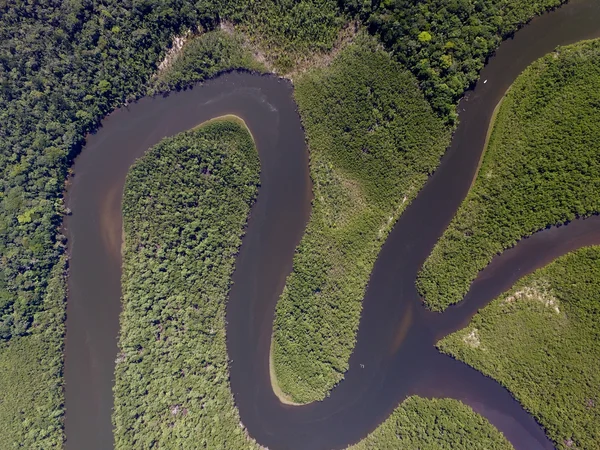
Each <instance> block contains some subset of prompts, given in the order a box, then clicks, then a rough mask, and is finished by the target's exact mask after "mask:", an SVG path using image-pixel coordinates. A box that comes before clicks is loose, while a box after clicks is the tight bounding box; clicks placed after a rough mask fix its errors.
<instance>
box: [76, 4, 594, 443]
mask: <svg viewBox="0 0 600 450" xmlns="http://www.w3.org/2000/svg"><path fill="white" fill-rule="evenodd" d="M599 36H600V2H597V1H596V0H574V1H572V2H571V3H569V4H568V5H566V6H564V7H562V8H560V9H558V10H556V11H554V12H551V13H548V14H545V15H543V16H541V17H539V18H537V19H535V20H533V21H532V22H531V23H530V24H529V25H527V26H526V27H525V28H523V29H522V30H521V31H519V32H518V33H516V35H515V37H514V38H513V39H510V40H507V41H505V42H504V43H503V44H502V45H501V46H500V48H499V49H498V51H497V52H496V56H495V57H493V58H491V59H490V61H489V63H488V64H487V65H486V67H485V68H484V69H483V71H482V73H481V79H482V80H487V83H483V82H480V83H478V85H477V86H476V88H475V89H474V90H473V91H470V92H468V93H467V95H466V96H465V99H463V100H462V101H461V103H460V105H459V111H460V113H461V124H460V126H459V127H458V129H457V131H456V133H455V136H454V139H453V141H452V145H451V146H450V148H449V149H448V151H447V152H446V155H445V156H444V157H443V159H442V162H441V165H440V167H439V169H438V170H437V172H436V173H435V174H434V175H433V176H432V177H431V178H430V180H429V181H428V183H427V184H426V186H425V187H424V188H423V189H422V191H421V192H420V193H419V196H418V197H417V198H416V199H415V200H414V201H413V202H412V204H411V205H410V206H409V207H408V208H407V210H406V211H405V212H404V214H403V215H402V216H401V218H400V219H399V221H398V223H396V225H395V226H394V229H393V230H392V232H391V233H390V235H389V237H388V239H387V241H386V243H385V244H384V246H383V248H382V250H381V253H380V255H379V257H378V259H377V261H376V263H375V267H374V270H373V272H372V274H371V278H370V281H369V285H368V288H367V292H366V296H365V299H364V310H363V314H362V317H361V322H360V327H359V331H358V336H357V344H356V347H355V350H354V352H353V354H352V356H351V358H350V369H349V371H348V372H347V373H346V374H345V379H344V381H342V382H341V383H340V384H339V385H338V386H337V387H336V388H335V389H333V391H332V392H331V395H330V397H329V398H327V399H326V400H325V401H323V402H317V403H313V404H310V405H305V406H290V405H284V404H281V403H280V402H279V400H278V399H277V397H276V396H275V395H274V393H273V391H272V388H271V383H270V379H269V365H268V363H269V349H270V342H271V332H272V324H273V313H274V308H275V304H276V301H277V299H278V297H279V295H280V293H281V290H282V288H283V285H284V282H285V278H286V276H287V275H288V274H289V272H290V270H291V268H292V258H293V253H294V249H295V247H296V245H297V243H298V242H299V240H300V238H301V237H302V233H303V231H304V228H305V226H306V222H307V220H308V217H309V214H310V201H311V184H310V179H309V173H308V155H307V152H306V148H305V145H304V136H303V132H302V128H301V125H300V121H299V117H298V114H297V112H296V110H295V104H294V102H293V100H292V87H291V85H290V84H289V83H288V82H286V81H283V80H280V79H277V78H275V77H268V76H262V77H261V76H256V75H250V74H244V73H231V74H227V75H223V76H221V77H219V78H217V79H215V80H212V81H210V82H208V83H205V84H204V85H202V86H198V87H196V88H194V89H192V90H189V91H184V92H179V93H175V94H172V95H170V96H168V97H166V98H152V99H149V98H145V99H142V100H140V101H139V102H137V103H135V104H133V105H131V106H129V107H128V108H123V109H120V110H117V111H115V112H114V113H113V114H111V115H110V116H108V117H107V118H106V119H105V120H104V121H103V123H102V128H101V129H100V130H99V131H98V132H97V133H96V134H94V135H91V136H90V137H89V138H88V140H87V144H86V146H85V148H84V151H83V152H82V154H81V155H80V156H79V157H78V158H77V159H76V161H75V165H74V172H75V177H74V178H73V180H72V184H71V186H70V187H69V191H68V196H67V204H68V206H69V207H70V208H71V210H72V211H73V215H72V216H70V217H69V218H68V219H67V220H66V223H65V225H66V229H67V233H68V236H69V251H70V255H71V260H70V277H69V289H70V291H69V299H68V304H67V338H66V355H65V379H66V389H65V401H66V420H65V431H66V437H67V443H66V448H67V449H69V450H80V449H89V450H96V449H102V450H104V449H110V448H112V447H113V435H112V425H111V409H112V405H113V401H112V386H113V380H114V360H115V358H116V354H117V336H118V319H119V313H120V310H121V305H120V293H121V290H120V275H121V257H120V244H121V196H122V191H123V185H124V181H125V176H126V174H127V171H128V170H129V167H130V166H131V164H132V163H133V162H134V161H135V159H136V158H138V157H140V156H142V155H143V154H144V152H145V151H146V150H147V149H148V148H150V147H151V146H152V145H154V144H155V143H157V142H158V141H159V140H160V139H162V138H163V137H165V136H171V135H174V134H177V133H179V132H181V131H184V130H187V129H190V128H192V127H193V126H195V125H197V124H199V123H201V122H203V121H205V120H207V119H210V118H212V117H215V116H219V115H223V114H236V115H239V116H240V117H242V118H243V119H244V120H245V121H246V123H247V124H248V126H249V127H250V129H251V130H252V133H253V135H254V137H255V140H256V144H257V147H258V150H259V154H260V159H261V189H260V192H259V198H258V201H257V202H256V204H255V205H254V206H253V208H252V212H251V217H250V220H249V222H248V227H247V233H246V236H245V237H244V239H243V243H242V247H241V250H240V254H239V256H238V259H237V261H236V271H235V273H234V285H233V288H232V291H231V295H230V299H229V303H228V307H227V320H228V326H227V339H228V341H227V345H228V350H229V356H230V358H231V359H232V363H231V386H232V390H233V393H234V397H235V401H236V405H237V406H238V408H239V410H240V415H241V418H242V421H243V423H244V425H246V427H247V428H248V431H249V432H250V434H251V435H252V437H254V438H256V439H257V441H258V442H259V443H261V444H262V445H265V446H268V447H269V448H270V449H271V450H288V449H289V450H296V449H298V450H304V449H309V450H321V449H323V450H326V449H334V448H344V447H345V446H347V445H348V444H351V443H354V442H356V441H358V440H359V439H361V438H363V437H364V436H365V435H366V434H368V433H369V432H370V431H372V430H373V429H374V428H375V427H376V426H377V425H379V424H380V423H381V422H382V421H384V420H385V419H386V418H387V417H388V415H389V414H390V413H391V412H392V411H393V409H394V408H395V407H396V406H397V405H398V404H399V403H400V402H401V401H402V400H403V399H404V398H406V396H408V395H412V394H419V395H423V396H429V397H450V398H456V399H460V400H462V401H464V402H465V403H467V404H469V405H470V406H472V407H473V408H474V409H475V410H476V411H477V412H479V413H481V414H482V415H484V416H485V417H487V418H488V419H489V420H490V421H491V422H492V423H493V424H494V425H495V426H496V427H497V428H498V429H500V430H501V431H502V432H503V433H504V434H505V435H506V436H507V438H508V439H509V440H510V441H511V442H512V443H513V445H514V446H515V448H517V449H524V450H531V449H550V448H553V446H552V444H551V443H550V442H549V441H548V439H547V438H546V437H545V435H544V433H543V431H542V429H541V428H540V426H539V425H538V424H537V423H536V422H535V420H534V419H533V418H532V417H531V416H530V415H529V414H527V413H526V412H525V411H524V410H523V409H522V408H521V406H520V405H519V404H518V403H517V402H516V401H515V400H514V399H513V398H512V397H511V396H510V394H509V393H508V391H506V390H505V389H504V388H502V387H501V386H500V385H499V384H498V383H496V382H495V381H493V380H492V379H490V378H487V377H485V376H483V375H481V374H480V373H479V372H477V371H475V370H473V369H471V368H469V367H468V366H466V365H464V364H462V363H460V362H458V361H455V360H453V359H452V358H449V357H447V356H444V355H441V354H439V353H438V352H437V350H436V349H435V348H434V343H435V342H436V341H437V340H439V339H440V338H441V337H443V336H445V335H446V334H448V333H450V332H452V331H454V330H457V329H460V328H462V327H463V326H465V325H466V324H467V323H468V322H469V320H470V318H471V317H472V315H473V314H474V313H475V312H476V311H477V310H478V309H479V308H481V307H482V306H484V305H485V304H487V303H488V302H489V301H490V300H492V299H493V298H494V297H495V296H497V295H499V294H500V293H501V292H503V291H505V290H506V289H507V288H509V287H510V286H511V285H512V284H513V283H514V282H515V281H516V280H517V279H519V278H520V277H522V276H523V275H525V274H526V273H530V272H531V271H533V270H535V269H536V268H538V267H541V266H543V265H545V264H547V263H548V262H549V261H551V260H552V259H554V258H556V257H557V256H560V255H561V254H564V253H566V252H568V251H570V250H573V249H576V248H579V247H581V246H585V245H592V244H600V218H598V217H593V218H590V219H586V220H576V221H574V222H572V223H571V224H569V225H568V226H562V227H558V228H552V229H549V230H545V231H543V232H540V233H537V234H536V235H534V236H533V237H531V238H529V239H525V240H523V241H521V242H520V243H519V244H518V245H517V246H516V247H514V248H513V249H510V250H508V251H506V252H504V253H503V254H502V255H501V256H499V257H497V258H496V259H495V260H494V261H493V262H492V263H491V264H490V265H489V266H488V267H487V268H486V269H485V270H484V271H482V272H481V273H480V275H479V277H478V278H477V280H476V281H475V282H474V283H473V285H472V287H471V290H470V292H469V294H468V295H467V297H466V298H465V300H464V301H463V302H462V303H461V304H459V305H457V306H455V307H451V308H450V309H448V310H447V311H446V312H445V313H443V314H436V313H431V312H428V311H426V310H425V309H424V308H423V306H422V304H421V301H420V299H419V297H418V295H417V292H416V290H415V287H414V280H415V277H416V274H417V272H418V270H419V268H420V266H421V264H422V263H423V261H424V260H425V258H426V257H427V255H428V254H429V253H430V251H431V249H432V248H433V245H434V244H435V242H436V241H437V239H438V238H439V236H440V235H441V234H442V233H443V231H444V229H445V228H446V226H447V225H448V223H449V222H450V220H451V219H452V216H453V215H454V213H455V211H456V209H457V208H458V206H459V204H460V202H461V200H462V199H463V198H464V196H465V195H466V193H467V191H468V188H469V185H470V183H471V180H472V178H473V176H474V174H475V171H476V168H477V163H478V160H479V156H480V155H481V151H482V146H483V143H484V141H485V135H486V131H487V126H488V123H489V120H490V118H491V115H492V112H493V109H494V106H495V105H496V104H497V102H498V101H499V100H500V99H501V97H502V95H503V94H504V92H505V91H506V89H507V88H508V87H509V86H510V84H511V83H512V82H513V81H514V79H515V78H516V77H517V75H518V74H519V73H520V72H521V71H522V70H523V69H524V68H525V67H526V66H527V65H529V64H530V63H531V62H533V61H534V60H535V59H537V58H539V57H541V56H543V55H544V54H546V53H548V52H550V51H552V50H553V49H554V48H555V47H556V46H557V45H564V44H569V43H574V42H577V41H579V40H582V39H589V38H593V37H599Z"/></svg>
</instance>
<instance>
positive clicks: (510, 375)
mask: <svg viewBox="0 0 600 450" xmlns="http://www.w3.org/2000/svg"><path fill="white" fill-rule="evenodd" d="M599 316H600V247H590V248H583V249H580V250H577V251H576V252H573V253H570V254H568V255H565V256H563V257H561V258H559V259H557V260H556V261H554V262H552V263H551V264H549V265H548V266H546V267H544V268H542V269H539V270H537V271H536V272H534V273H533V274H531V275H528V276H526V277H525V278H523V279H522V280H520V281H519V282H517V284H516V285H515V286H514V287H513V288H512V289H510V291H509V292H507V293H505V294H503V295H501V296H500V297H498V298H497V299H496V300H494V301H493V302H492V303H490V304H489V305H488V306H486V307H485V308H484V309H483V310H481V311H480V312H479V313H478V314H477V315H476V316H475V317H473V320H472V321H471V323H470V324H469V325H468V326H467V327H466V328H464V329H463V330H461V331H457V332H456V333H454V334H452V335H450V336H448V337H446V338H444V339H443V340H442V341H440V342H439V343H438V347H439V348H440V349H441V350H442V351H443V352H445V353H448V354H450V355H452V356H454V357H455V358H458V359H460V360H461V361H464V362H466V363H467V364H469V365H471V366H473V367H474V368H475V369H477V370H479V371H481V372H483V373H484V374H485V375H487V376H489V377H492V378H494V379H496V380H498V381H499V382H500V383H502V384H503V385H504V386H505V387H506V388H507V389H508V390H509V391H510V392H511V393H512V394H513V395H514V396H515V398H516V399H517V400H518V401H519V402H520V403H521V404H522V405H523V406H524V407H525V408H526V409H527V410H528V411H529V412H531V413H532V414H533V416H534V417H535V418H536V420H538V421H539V423H540V424H542V426H543V427H544V428H545V429H546V432H547V434H548V436H549V437H550V438H551V439H552V440H553V441H554V443H555V444H556V446H557V448H558V449H560V450H568V449H574V448H580V449H594V448H598V442H600V407H599V406H600V395H599V393H600V372H598V361H600V347H598V341H599V340H600V326H599V324H598V317H599Z"/></svg>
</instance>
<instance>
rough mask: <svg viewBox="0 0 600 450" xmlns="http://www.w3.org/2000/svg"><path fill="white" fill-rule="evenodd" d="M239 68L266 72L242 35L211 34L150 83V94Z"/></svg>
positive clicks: (189, 46)
mask: <svg viewBox="0 0 600 450" xmlns="http://www.w3.org/2000/svg"><path fill="white" fill-rule="evenodd" d="M240 69H241V70H248V71H250V72H259V73H263V72H265V71H266V69H265V67H264V65H263V64H261V63H260V62H258V61H257V60H256V59H255V58H254V55H253V54H252V52H251V51H250V49H249V48H247V47H246V46H245V45H244V42H243V39H242V37H241V36H240V35H239V34H229V33H226V32H224V31H222V30H213V31H208V32H206V33H203V34H201V35H199V36H196V37H194V38H192V39H190V40H189V41H188V42H186V43H185V45H184V46H183V47H182V48H181V51H180V52H178V53H177V54H176V55H174V56H173V58H172V61H170V64H169V65H168V67H167V68H165V70H159V71H158V73H157V74H156V75H155V76H154V77H153V78H152V79H151V80H150V86H149V88H148V94H149V95H152V94H158V93H166V92H169V91H173V90H180V89H185V88H187V87H190V86H192V85H193V84H194V83H199V82H202V81H205V80H207V79H209V78H212V77H214V76H216V75H218V74H220V73H223V72H226V71H230V70H240Z"/></svg>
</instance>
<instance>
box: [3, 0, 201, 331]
mask: <svg viewBox="0 0 600 450" xmlns="http://www.w3.org/2000/svg"><path fill="white" fill-rule="evenodd" d="M182 3H183V2H182V1H177V0H170V1H165V2H154V3H153V2H150V1H148V2H137V1H136V2H134V3H133V4H131V3H128V2H127V3H125V4H124V3H123V2H121V1H112V0H108V1H105V2H102V3H101V4H92V3H89V2H58V1H45V2H35V5H33V4H29V3H26V2H8V3H7V2H4V3H3V4H0V17H1V22H0V80H1V81H0V84H1V87H0V123H1V124H2V126H1V127H0V173H1V174H2V176H1V177H0V178H1V181H0V255H1V258H2V271H1V274H0V298H1V299H2V300H0V307H1V308H2V311H0V339H9V338H10V337H11V336H12V335H15V336H19V335H24V334H26V333H27V330H28V328H29V327H30V326H31V323H32V321H33V316H34V314H35V313H36V311H39V310H40V306H41V304H42V299H43V298H44V292H45V289H46V285H47V277H48V275H49V273H50V270H51V268H52V266H53V265H54V264H56V262H57V261H58V258H59V256H60V254H61V253H62V252H63V243H62V238H60V237H59V238H57V237H56V232H57V226H58V224H59V223H60V220H61V217H60V214H61V212H62V200H61V192H62V190H63V181H64V179H65V175H66V171H67V166H68V164H69V161H70V158H71V156H72V155H73V153H74V152H76V150H77V148H78V146H79V145H80V144H81V143H82V139H83V135H84V133H85V132H87V131H89V130H91V129H93V128H94V127H95V126H96V125H97V123H98V121H99V120H100V118H101V117H102V116H103V115H105V114H106V113H108V112H109V111H110V110H111V109H113V108H114V107H115V106H117V105H119V104H120V103H122V102H123V101H124V100H125V99H126V98H127V97H128V96H130V95H135V94H138V93H140V92H141V91H142V90H143V89H144V83H145V82H146V80H147V79H148V78H149V76H150V75H151V74H152V73H153V71H154V70H155V67H156V66H155V64H156V62H157V61H158V60H159V56H160V55H161V54H162V53H164V49H165V47H166V46H167V43H168V42H170V39H171V35H172V34H173V33H176V32H178V31H180V30H182V29H184V28H185V27H188V26H191V24H196V23H198V22H200V23H204V22H207V21H208V22H210V20H212V19H211V17H208V16H202V15H199V14H198V13H197V12H196V11H194V10H191V9H189V10H187V11H183V9H182ZM175 11H178V12H177V13H176V12H175Z"/></svg>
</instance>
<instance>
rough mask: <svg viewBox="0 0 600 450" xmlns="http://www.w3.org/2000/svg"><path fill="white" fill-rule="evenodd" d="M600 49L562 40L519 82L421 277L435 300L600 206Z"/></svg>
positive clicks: (444, 301)
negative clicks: (598, 105) (539, 235)
mask: <svg viewBox="0 0 600 450" xmlns="http://www.w3.org/2000/svg"><path fill="white" fill-rule="evenodd" d="M599 53H600V41H597V40H596V41H589V42H583V43H580V44H575V45H573V46H568V47H562V48H559V49H558V50H557V51H556V52H555V53H553V54H550V55H547V56H545V57H544V58H542V59H540V60H538V61H536V62H535V63H534V64H532V65H531V66H530V67H529V68H528V69H527V70H526V71H525V72H524V73H523V74H522V75H521V76H520V77H519V78H518V79H517V80H516V81H515V83H514V85H513V87H512V89H511V90H510V92H508V93H507V95H506V97H505V99H504V101H503V103H502V106H501V107H500V109H499V112H498V118H497V120H496V123H495V125H494V128H493V131H492V134H491V137H490V140H489V145H488V148H487V150H486V153H485V155H484V157H483V162H482V164H481V169H480V171H479V174H478V176H477V179H476V180H475V183H474V184H473V185H472V189H471V190H470V192H469V194H468V195H467V197H466V199H465V200H464V202H463V203H462V205H461V207H460V208H459V210H458V211H457V213H456V216H455V217H454V219H453V220H452V223H451V224H450V225H449V227H448V229H447V230H446V231H445V233H444V235H443V236H442V237H441V239H440V240H439V242H438V243H437V244H436V246H435V248H434V249H433V251H432V253H431V255H430V256H429V257H428V259H427V260H426V262H425V263H424V265H423V269H422V271H421V273H420V274H419V278H418V281H417V285H418V287H419V291H420V293H421V294H422V295H423V296H424V298H425V302H426V303H427V305H428V306H429V307H431V308H433V309H436V310H442V309H444V308H445V307H447V306H448V305H449V304H452V303H457V302H459V301H460V300H461V299H462V297H463V296H464V295H465V294H466V292H467V290H468V288H469V285H470V284H471V282H472V281H473V280H474V279H475V277H476V275H477V273H478V272H479V271H480V270H481V269H483V268H484V267H485V266H486V265H487V264H489V262H490V261H491V259H492V258H493V257H494V255H496V254H498V253H500V252H502V251H503V250H505V249H506V248H509V247H511V246H513V245H514V244H515V243H516V242H517V241H518V240H520V239H522V238H523V237H526V236H528V235H531V234H533V233H535V232H536V231H538V230H541V229H544V228H546V227H548V226H551V225H560V224H562V223H565V222H568V221H570V220H573V219H574V218H575V217H585V216H589V215H591V214H594V213H597V212H598V211H600V200H599V199H598V196H597V195H596V194H597V192H598V190H599V189H600V184H599V182H598V180H599V179H600V165H599V164H598V162H597V158H596V156H597V153H598V151H599V150H598V142H600V134H599V133H598V130H599V129H600V121H599V120H598V117H597V115H596V114H595V112H594V111H595V109H594V106H593V105H594V101H595V100H594V99H596V98H597V97H598V94H597V93H598V92H599V91H600V82H599V80H600V77H599V76H598V73H599V72H600V65H598V56H599Z"/></svg>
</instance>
